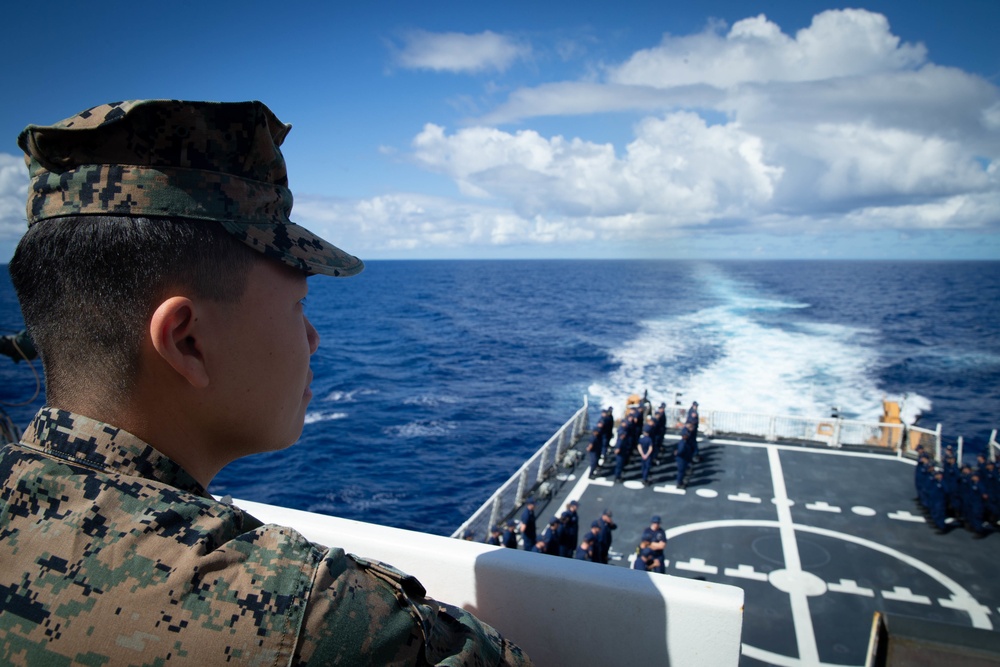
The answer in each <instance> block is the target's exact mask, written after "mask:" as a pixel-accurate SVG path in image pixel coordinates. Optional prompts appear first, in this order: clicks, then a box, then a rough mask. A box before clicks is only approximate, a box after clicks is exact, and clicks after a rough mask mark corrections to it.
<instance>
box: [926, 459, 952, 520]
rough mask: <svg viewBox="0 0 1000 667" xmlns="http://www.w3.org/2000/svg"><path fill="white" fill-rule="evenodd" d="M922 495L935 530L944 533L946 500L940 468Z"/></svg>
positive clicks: (946, 515)
mask: <svg viewBox="0 0 1000 667" xmlns="http://www.w3.org/2000/svg"><path fill="white" fill-rule="evenodd" d="M924 496H925V498H926V499H927V510H928V512H930V515H931V521H933V522H934V527H935V528H937V532H939V533H944V532H945V531H946V530H947V529H948V526H947V524H946V523H945V519H947V518H948V500H947V498H946V497H945V493H944V473H942V472H941V471H940V470H938V471H936V472H935V473H934V477H933V478H932V479H931V481H930V483H929V484H927V487H926V489H925V491H924Z"/></svg>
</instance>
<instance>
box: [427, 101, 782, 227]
mask: <svg viewBox="0 0 1000 667" xmlns="http://www.w3.org/2000/svg"><path fill="white" fill-rule="evenodd" d="M413 145H414V150H415V157H416V158H417V160H418V161H419V162H420V163H422V164H423V165H425V166H426V167H428V168H430V169H434V170H436V171H439V172H441V173H445V174H447V175H448V176H450V177H452V178H453V179H455V181H456V182H457V183H458V185H459V187H460V188H461V189H462V191H463V192H464V193H465V194H467V195H470V196H476V197H484V198H485V197H493V198H497V199H499V200H501V201H503V202H506V203H509V204H510V205H511V206H513V208H514V209H515V210H516V211H518V212H519V213H521V214H522V215H526V216H535V215H556V216H571V217H575V216H586V217H589V218H604V217H611V218H620V216H627V215H632V216H633V219H634V220H635V221H636V222H637V223H638V221H640V220H643V221H649V220H651V219H655V220H658V221H659V223H660V224H661V225H667V226H676V225H686V224H692V223H697V222H702V221H705V220H708V219H710V218H712V217H716V216H719V215H724V216H727V217H735V216H740V215H746V214H748V213H751V212H752V211H753V210H754V207H756V206H759V205H761V204H763V203H766V202H767V201H768V200H769V199H770V198H771V196H772V195H773V193H774V188H775V184H776V183H777V182H778V181H779V180H780V178H781V173H782V172H781V169H780V168H778V167H774V166H772V165H769V164H767V163H766V162H765V160H764V158H763V153H762V146H761V142H760V140H759V139H758V138H756V137H754V136H751V135H748V134H746V133H744V132H743V131H742V130H741V129H740V128H739V126H738V125H737V124H734V123H733V124H727V125H715V126H709V125H707V124H706V123H705V121H704V120H703V119H701V118H700V117H699V116H697V115H696V114H693V113H686V112H678V113H674V114H670V115H668V116H666V117H664V118H647V119H645V120H644V121H642V122H641V123H639V125H638V126H637V127H636V137H635V140H634V141H632V142H631V143H629V144H628V146H626V148H625V151H624V153H623V154H622V155H620V156H619V155H617V154H616V152H615V149H614V147H613V146H612V145H610V144H597V143H593V142H588V141H584V140H582V139H578V138H577V139H564V138H563V137H559V136H556V137H552V138H545V137H542V136H541V135H539V134H538V133H537V132H534V131H530V130H524V131H520V132H516V133H508V132H504V131H501V130H498V129H495V128H486V127H472V128H466V129H462V130H459V131H457V132H455V133H453V134H451V135H448V134H446V132H445V130H444V128H441V127H439V126H436V125H433V124H429V125H427V126H426V127H425V128H424V130H423V132H421V133H420V134H419V135H418V136H417V137H416V138H415V139H414V142H413Z"/></svg>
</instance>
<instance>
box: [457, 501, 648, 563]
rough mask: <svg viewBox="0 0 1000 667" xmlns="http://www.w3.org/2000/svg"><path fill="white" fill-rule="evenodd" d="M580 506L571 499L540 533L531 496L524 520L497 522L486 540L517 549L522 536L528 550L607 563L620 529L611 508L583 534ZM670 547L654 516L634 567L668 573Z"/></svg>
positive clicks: (602, 513) (646, 531) (467, 536)
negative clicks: (615, 535)
mask: <svg viewBox="0 0 1000 667" xmlns="http://www.w3.org/2000/svg"><path fill="white" fill-rule="evenodd" d="M578 509H579V503H578V502H577V501H575V500H571V501H569V503H568V505H567V508H566V510H565V511H563V513H562V514H561V515H558V516H553V517H552V518H551V519H549V524H548V526H546V527H545V528H544V529H543V530H542V531H541V532H540V533H539V532H538V531H537V526H536V519H535V499H534V498H528V500H527V501H526V502H525V506H524V510H523V511H522V513H521V518H520V520H519V521H514V520H511V521H508V522H507V523H506V524H504V525H503V526H500V525H494V526H493V527H492V528H491V530H490V536H489V537H487V538H486V543H487V544H493V545H496V546H504V547H508V548H511V549H517V548H518V535H520V536H521V547H522V548H523V549H524V550H525V551H534V552H536V553H543V554H551V555H553V556H561V557H563V558H575V559H576V560H585V561H589V562H592V563H604V564H607V562H608V554H609V553H610V551H611V542H612V539H613V537H614V536H613V534H612V531H614V530H616V529H617V528H618V524H616V523H615V522H614V519H613V518H612V517H613V515H612V512H611V510H610V509H605V510H604V511H603V512H601V516H600V517H599V518H597V519H594V520H593V521H592V522H591V523H590V530H589V531H586V532H584V533H583V534H582V535H581V534H580V528H579V526H580V521H579V514H578V513H577V510H578ZM465 539H467V540H474V539H475V535H474V534H473V533H472V532H469V531H467V532H466V533H465ZM666 548H667V534H666V531H665V530H664V529H663V527H662V525H661V522H660V517H659V516H654V517H652V519H650V523H649V527H648V528H646V529H645V530H643V532H642V537H641V538H640V540H639V546H638V548H637V549H636V557H635V561H634V562H633V564H632V569H635V570H643V571H647V572H659V573H661V574H663V573H665V572H666V565H665V564H666V562H667V561H666V558H665V557H664V550H665V549H666Z"/></svg>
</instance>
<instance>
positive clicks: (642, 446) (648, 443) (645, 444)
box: [638, 419, 653, 486]
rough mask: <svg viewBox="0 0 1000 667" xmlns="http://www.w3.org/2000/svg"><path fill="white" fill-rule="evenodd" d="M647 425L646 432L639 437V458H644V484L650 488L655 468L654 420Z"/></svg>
mask: <svg viewBox="0 0 1000 667" xmlns="http://www.w3.org/2000/svg"><path fill="white" fill-rule="evenodd" d="M649 422H650V423H648V424H646V427H645V430H644V431H643V433H642V435H641V436H639V446H638V448H639V456H641V457H642V483H643V485H645V486H649V471H650V469H651V468H652V466H653V438H652V437H650V432H651V431H652V430H653V423H652V422H653V420H652V419H650V420H649Z"/></svg>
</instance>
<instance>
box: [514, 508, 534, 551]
mask: <svg viewBox="0 0 1000 667" xmlns="http://www.w3.org/2000/svg"><path fill="white" fill-rule="evenodd" d="M518 528H519V529H520V531H521V537H522V538H524V548H525V550H526V551H531V549H532V548H533V547H534V546H535V542H536V541H537V540H538V537H537V534H536V533H537V528H536V526H535V499H534V498H528V500H526V501H525V503H524V511H523V512H521V523H520V525H519V526H518Z"/></svg>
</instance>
